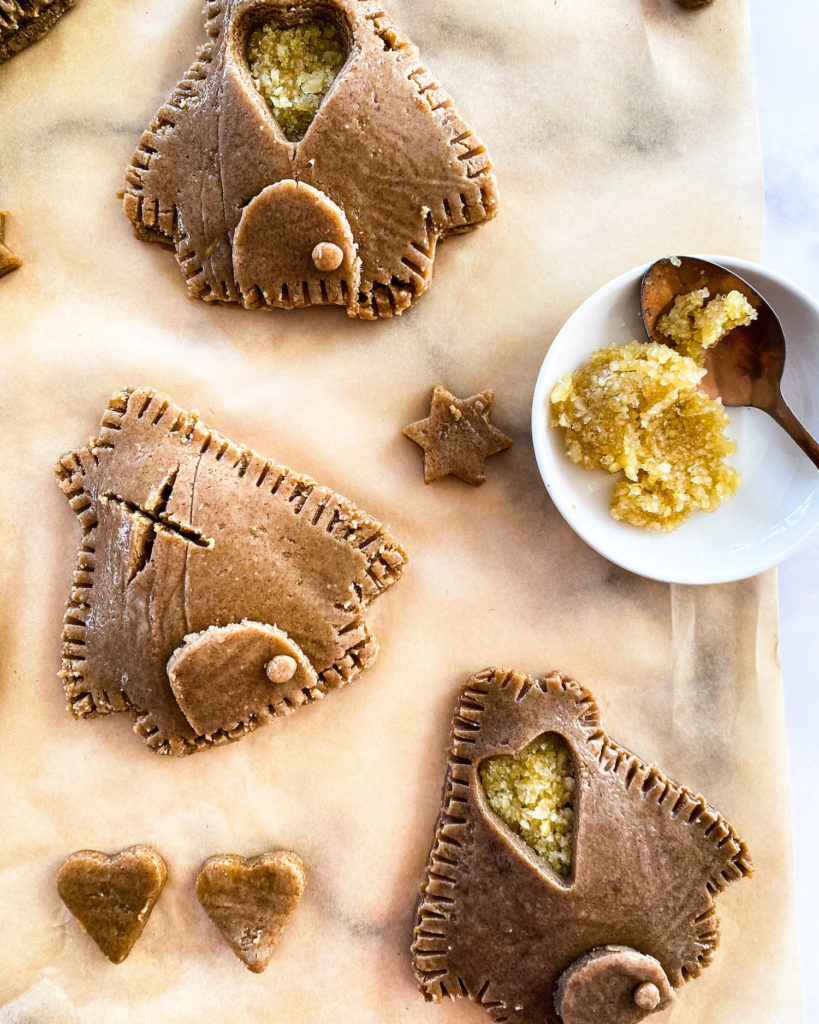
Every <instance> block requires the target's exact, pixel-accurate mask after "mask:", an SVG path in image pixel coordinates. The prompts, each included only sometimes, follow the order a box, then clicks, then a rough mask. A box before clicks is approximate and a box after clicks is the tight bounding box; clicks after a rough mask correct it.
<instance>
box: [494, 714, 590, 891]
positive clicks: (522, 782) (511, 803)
mask: <svg viewBox="0 0 819 1024" xmlns="http://www.w3.org/2000/svg"><path fill="white" fill-rule="evenodd" d="M479 771H480V776H481V783H482V784H483V788H484V792H485V793H486V799H487V800H488V802H489V806H490V807H491V808H492V810H493V811H494V812H495V814H497V815H498V817H499V818H500V819H501V820H502V821H504V822H505V823H506V824H507V825H508V826H509V828H510V829H511V830H512V831H513V832H515V833H516V834H517V835H519V836H520V837H521V839H523V840H524V842H526V843H528V844H529V846H531V847H532V849H534V850H536V851H537V853H539V854H540V856H541V857H543V858H544V860H546V861H547V863H548V864H549V865H550V866H551V867H552V868H553V869H554V870H555V871H557V872H558V873H559V874H561V875H567V874H568V873H569V870H570V868H571V864H572V829H573V825H574V766H573V760H572V756H571V753H570V752H569V748H568V747H567V746H566V744H565V742H564V741H563V740H562V739H561V738H560V737H559V736H557V735H555V734H554V733H545V734H544V735H542V736H538V737H537V739H535V740H533V741H532V742H531V743H530V744H529V746H528V747H524V749H523V750H521V751H520V752H519V753H518V754H512V755H508V754H499V755H497V756H495V757H488V758H486V760H485V761H483V762H482V763H481V766H480V769H479Z"/></svg>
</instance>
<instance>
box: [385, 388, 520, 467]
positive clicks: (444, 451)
mask: <svg viewBox="0 0 819 1024" xmlns="http://www.w3.org/2000/svg"><path fill="white" fill-rule="evenodd" d="M493 398H494V392H492V391H481V392H480V394H477V395H472V397H471V398H456V397H455V396H454V395H453V394H450V392H449V391H447V389H446V388H443V387H441V385H440V384H436V385H435V387H434V388H433V389H432V399H431V401H430V406H429V416H427V418H426V419H424V420H418V422H417V423H410V425H409V426H408V427H404V430H403V433H404V434H405V436H406V437H408V438H409V439H410V440H411V441H414V442H415V443H416V444H417V445H420V446H421V448H423V449H424V483H427V484H431V483H432V481H433V480H438V479H439V478H440V477H442V476H447V475H448V474H450V473H451V474H452V475H453V476H457V477H458V478H459V479H460V480H464V481H465V482H466V483H468V484H472V485H473V486H475V487H479V486H480V485H481V484H482V483H485V481H486V474H485V472H484V468H485V463H486V460H487V459H488V458H489V456H490V455H497V453H498V452H502V451H504V450H505V449H506V448H508V447H509V446H510V445H511V444H512V439H511V438H510V437H507V436H506V434H504V433H503V432H502V431H500V430H498V428H497V427H494V426H493V425H492V424H491V423H490V422H489V415H490V410H491V407H492V399H493Z"/></svg>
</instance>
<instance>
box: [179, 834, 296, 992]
mask: <svg viewBox="0 0 819 1024" xmlns="http://www.w3.org/2000/svg"><path fill="white" fill-rule="evenodd" d="M304 883H305V875H304V865H303V864H302V862H301V860H300V859H299V858H298V857H297V856H296V855H295V853H287V852H285V851H283V850H280V851H278V852H277V853H263V854H260V855H259V856H258V857H253V858H251V859H245V858H244V857H239V856H237V855H236V854H219V855H217V856H215V857H210V858H209V859H208V860H207V861H205V863H204V864H203V865H202V869H201V871H200V872H199V877H198V878H197V880H196V895H197V897H198V899H199V902H200V903H201V904H202V907H203V909H204V911H205V913H206V914H207V915H208V917H209V918H210V919H211V921H213V923H214V924H215V925H216V927H217V928H218V929H219V933H220V934H221V936H222V938H223V939H224V940H225V942H226V943H227V944H228V945H229V946H230V948H231V949H232V950H233V952H234V953H235V955H236V956H237V957H238V958H239V959H240V960H241V961H242V963H243V964H244V965H245V967H247V969H248V970H249V971H253V973H254V974H260V973H261V972H262V971H263V970H264V969H265V967H267V965H268V964H269V963H270V958H271V956H272V955H273V949H274V947H275V945H276V943H277V942H278V940H279V936H280V935H281V933H282V931H283V930H284V927H285V925H286V924H287V920H288V918H289V917H290V915H291V914H292V913H293V911H294V910H295V909H296V907H297V905H298V902H299V900H300V899H301V894H302V893H303V892H304Z"/></svg>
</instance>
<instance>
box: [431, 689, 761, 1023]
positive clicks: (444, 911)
mask: <svg viewBox="0 0 819 1024" xmlns="http://www.w3.org/2000/svg"><path fill="white" fill-rule="evenodd" d="M544 734H556V735H557V736H559V737H561V739H562V740H563V741H564V742H565V743H566V744H567V746H568V747H569V748H570V750H571V752H572V756H573V759H574V763H575V765H576V768H575V799H574V837H573V856H572V859H571V867H570V871H569V873H568V874H567V875H566V874H562V873H561V872H560V871H556V870H555V869H554V868H553V867H552V866H551V865H550V864H549V863H548V862H547V861H546V860H545V859H544V858H543V857H541V856H540V855H539V854H538V853H537V852H536V851H535V850H534V849H533V848H532V846H530V845H529V844H528V843H527V842H525V841H524V839H523V838H521V836H519V835H517V834H516V833H515V832H513V831H512V830H511V829H510V828H509V827H508V826H507V825H506V824H505V823H504V822H503V821H502V820H501V819H500V818H499V817H498V816H497V815H496V814H495V813H494V812H493V811H492V809H491V807H490V802H489V800H488V797H487V792H486V791H485V790H484V784H483V783H482V781H481V772H480V767H481V765H482V763H483V762H484V761H485V760H486V759H488V758H498V757H502V756H512V755H516V754H518V752H520V751H522V750H524V749H526V748H528V747H529V745H530V744H532V743H533V741H534V740H535V739H536V738H538V737H539V736H543V735H544ZM751 873H752V866H751V860H750V857H749V854H748V850H747V848H746V846H745V844H744V843H743V841H742V840H741V839H740V838H739V836H738V835H737V834H736V832H735V831H734V830H733V828H732V827H731V826H730V825H729V824H728V823H727V822H726V821H725V820H724V819H723V818H722V817H721V815H720V814H718V812H717V811H715V810H714V809H713V808H711V807H709V806H708V804H706V802H705V801H704V800H703V798H702V797H700V796H697V795H695V794H694V793H692V792H691V791H690V790H688V789H685V788H684V787H683V786H679V785H677V784H676V783H674V782H671V781H670V780H668V779H667V778H666V777H665V776H664V775H662V773H661V772H660V771H659V769H658V768H656V767H655V766H653V765H649V764H646V763H645V762H643V761H641V760H640V759H639V758H637V757H635V755H634V754H631V753H629V751H627V750H625V749H624V748H623V747H620V746H618V745H617V744H616V743H614V742H613V741H612V740H610V739H609V737H608V736H607V735H606V733H605V732H604V731H603V730H602V728H601V726H600V715H599V712H598V708H597V705H596V703H595V701H594V699H593V697H592V695H591V694H590V693H589V691H588V690H586V689H584V688H583V687H582V686H580V685H579V684H578V683H576V682H574V681H572V680H570V679H568V678H566V677H565V676H562V675H560V674H557V673H555V674H553V675H550V676H547V677H545V678H543V679H534V678H532V677H530V676H525V675H523V674H521V673H519V672H506V671H499V670H496V669H488V670H486V671H484V672H481V673H480V674H478V675H476V676H474V677H473V678H472V679H471V680H470V681H469V683H468V684H467V686H466V687H465V688H464V690H463V691H462V693H461V696H460V700H459V703H458V707H457V710H456V713H455V717H454V721H453V728H452V744H451V747H450V753H449V761H448V768H447V776H446V783H445V788H444V797H443V806H442V810H441V815H440V818H439V820H438V826H437V832H436V836H435V841H434V845H433V848H432V851H431V853H430V858H429V862H428V865H427V875H426V880H425V882H424V885H423V887H422V890H421V900H420V903H419V907H418V911H417V917H416V925H415V939H414V942H413V945H412V955H413V961H414V967H415V973H416V976H417V978H418V982H419V985H420V988H421V990H422V992H423V993H424V995H425V997H426V998H427V999H430V1000H439V999H441V998H442V997H443V996H445V995H448V996H451V997H453V998H454V997H457V996H462V995H468V996H470V997H471V998H472V999H474V1000H475V1001H476V1002H478V1003H479V1004H481V1005H482V1006H483V1007H484V1008H485V1009H486V1010H487V1011H488V1012H489V1014H490V1016H491V1017H492V1018H493V1019H494V1020H496V1021H499V1022H509V1024H559V1022H561V1021H562V1024H588V1022H590V1021H594V1022H595V1024H635V1022H636V1021H638V1020H642V1019H643V1017H645V1016H646V1015H647V1014H650V1013H653V1012H655V1011H656V1010H659V1009H662V1008H663V1007H664V1006H666V1005H667V1003H668V1002H669V1001H670V999H671V998H672V995H673V992H672V989H678V988H680V987H681V986H682V985H683V983H684V982H686V981H689V980H690V979H692V978H696V977H697V976H698V975H699V974H700V973H701V971H702V970H703V968H705V967H707V966H708V964H709V963H710V962H711V960H712V958H713V956H714V953H715V950H716V948H717V944H718V920H717V915H716V909H715V905H714V901H715V897H716V896H717V895H718V894H719V893H720V892H721V891H722V890H723V889H724V888H725V887H726V886H727V885H728V883H729V882H732V881H735V880H736V879H739V878H743V877H745V876H748V875H750V874H751ZM603 1006H605V1007H606V1008H607V1009H606V1013H603V1012H602V1009H601V1008H602V1007H603ZM561 1014H562V1016H561Z"/></svg>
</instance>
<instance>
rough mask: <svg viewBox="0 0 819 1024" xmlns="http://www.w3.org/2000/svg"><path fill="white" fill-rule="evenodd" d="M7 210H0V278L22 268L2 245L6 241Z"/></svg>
mask: <svg viewBox="0 0 819 1024" xmlns="http://www.w3.org/2000/svg"><path fill="white" fill-rule="evenodd" d="M7 216H8V210H0V277H2V276H3V275H4V274H10V273H11V272H12V270H17V269H18V267H22V265H23V261H22V260H21V259H20V258H19V257H18V256H15V255H14V253H13V252H12V251H11V249H9V248H8V247H7V246H6V245H5V244H4V243H5V241H6V217H7Z"/></svg>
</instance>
